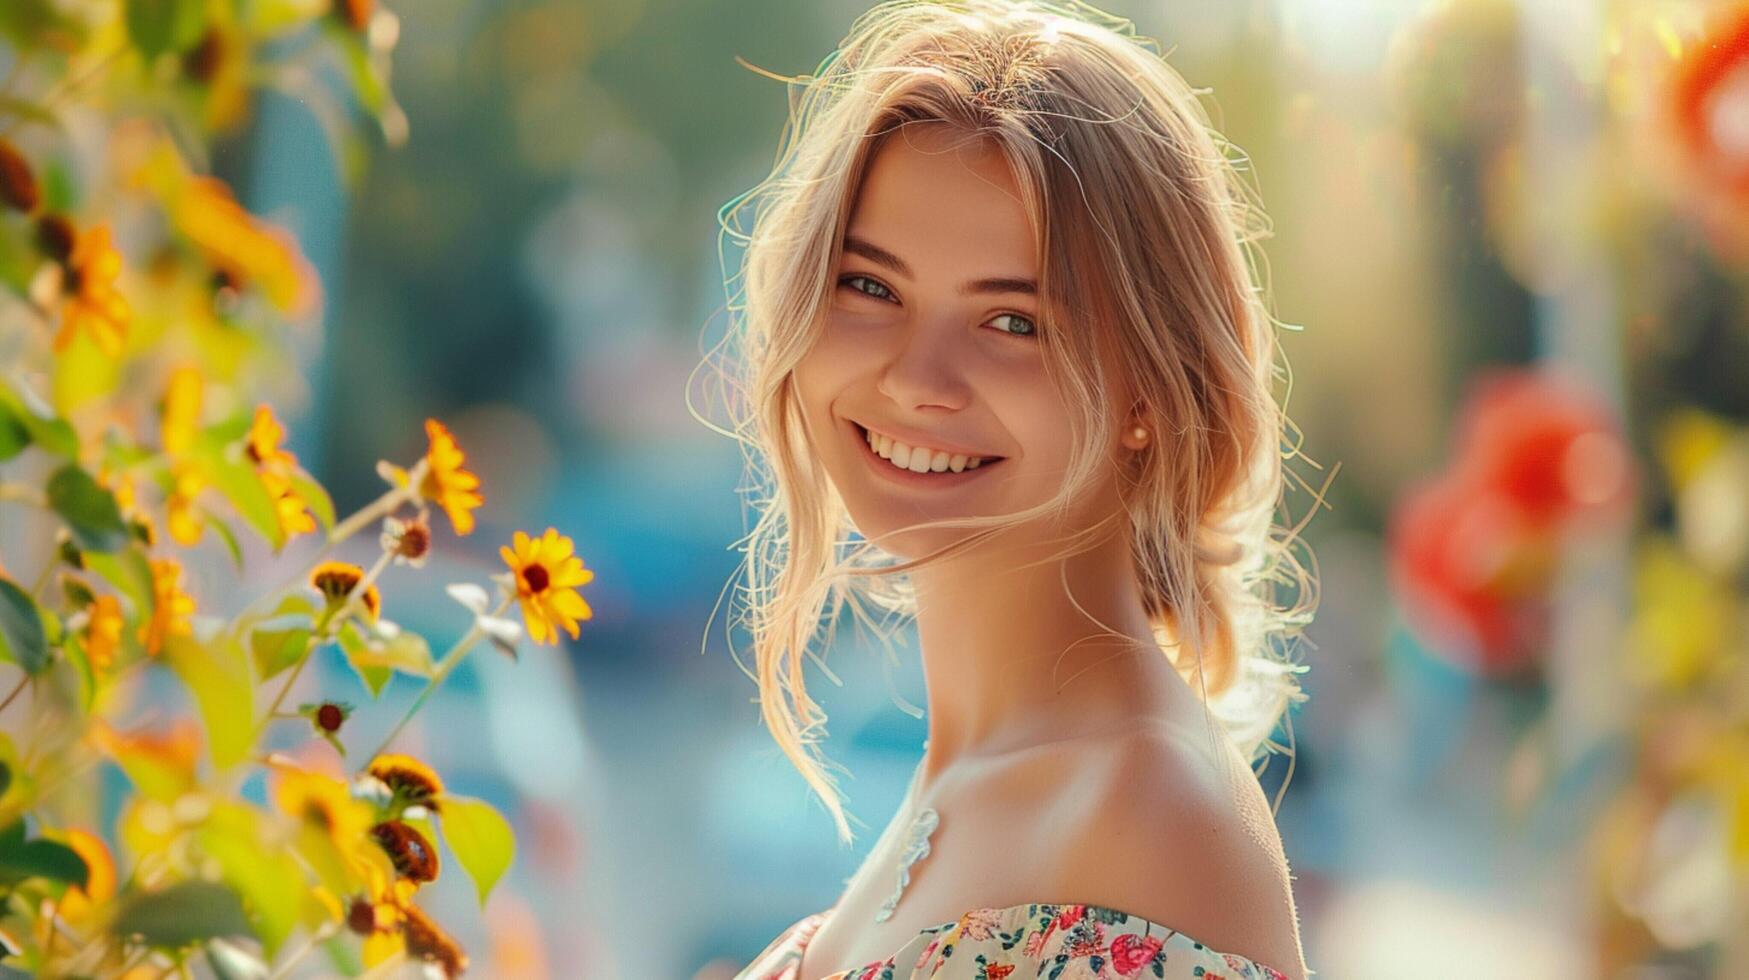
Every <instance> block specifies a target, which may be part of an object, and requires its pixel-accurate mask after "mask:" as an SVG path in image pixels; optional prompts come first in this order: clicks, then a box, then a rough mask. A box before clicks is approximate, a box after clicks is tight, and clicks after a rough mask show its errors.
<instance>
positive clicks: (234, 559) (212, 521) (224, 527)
mask: <svg viewBox="0 0 1749 980" xmlns="http://www.w3.org/2000/svg"><path fill="white" fill-rule="evenodd" d="M201 518H202V519H203V520H205V521H206V525H207V527H210V528H212V529H213V531H214V532H215V533H217V534H218V536H219V540H220V541H223V542H224V543H225V550H226V551H228V552H230V553H231V564H233V565H235V566H237V571H239V572H240V571H242V570H243V549H242V548H241V547H239V546H238V545H237V534H236V532H235V531H232V530H231V525H229V524H226V523H225V522H224V521H221V520H219V519H218V518H216V517H214V516H213V515H211V514H202V515H201Z"/></svg>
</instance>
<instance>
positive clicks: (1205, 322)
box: [724, 0, 1312, 980]
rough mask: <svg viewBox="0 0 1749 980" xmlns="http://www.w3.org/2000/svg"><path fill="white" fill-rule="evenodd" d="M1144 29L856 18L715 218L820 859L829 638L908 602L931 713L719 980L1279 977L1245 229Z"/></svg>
mask: <svg viewBox="0 0 1749 980" xmlns="http://www.w3.org/2000/svg"><path fill="white" fill-rule="evenodd" d="M1151 45H1152V42H1150V41H1147V40H1146V39H1142V38H1138V37H1136V36H1135V35H1134V34H1133V33H1132V32H1130V31H1129V30H1128V24H1127V22H1124V21H1119V20H1116V19H1114V18H1110V17H1109V16H1107V15H1103V14H1100V13H1099V12H1097V11H1094V10H1092V9H1090V8H1087V7H1084V6H1079V5H1077V6H1076V7H1074V8H1072V9H1071V8H1065V7H1062V6H1056V5H1045V4H1026V3H1020V2H1007V0H973V2H964V3H916V2H908V0H901V2H893V3H884V4H881V5H879V6H877V7H875V8H873V9H872V10H870V11H869V12H867V13H866V14H864V15H863V16H862V17H861V18H859V19H858V20H857V22H856V23H855V24H854V25H853V26H852V28H851V31H850V34H849V36H848V37H847V38H846V39H845V41H844V42H843V44H842V45H841V47H840V49H839V50H838V51H836V52H834V54H833V55H832V56H831V57H829V58H828V59H827V60H826V61H825V62H824V63H822V65H821V66H820V68H819V69H818V71H817V72H816V73H815V75H813V76H809V77H806V78H803V79H799V80H792V81H795V82H796V83H797V84H798V85H799V86H800V91H799V92H798V93H797V97H796V98H795V100H794V101H793V103H792V106H793V111H792V118H791V121H790V126H789V128H788V129H787V130H786V139H785V141H784V146H783V149H782V152H781V153H780V155H779V158H778V161H777V165H776V167H775V168H774V170H773V172H772V174H771V176H770V177H769V178H768V179H767V180H766V181H764V182H762V183H761V184H760V186H759V187H757V188H755V189H754V190H753V191H751V192H749V193H748V194H746V195H743V196H742V197H741V198H738V199H737V200H736V201H735V202H732V204H731V205H730V207H729V208H727V209H725V225H724V227H725V230H729V231H731V232H733V223H734V219H735V217H736V216H737V215H738V214H740V213H744V212H745V211H746V210H748V209H749V208H751V210H752V213H753V214H754V222H753V227H752V229H751V231H750V232H748V233H746V234H745V235H744V236H740V237H743V239H744V241H745V253H744V256H743V263H744V265H743V268H742V270H741V275H740V276H739V278H740V291H739V295H738V296H734V297H732V298H731V304H730V308H731V311H732V312H734V313H735V314H736V318H735V321H734V322H735V325H736V328H737V331H736V332H735V333H733V334H732V337H733V338H734V339H735V340H736V341H737V344H736V346H735V347H734V348H733V350H734V351H735V352H736V353H738V355H739V356H738V358H737V359H736V361H735V362H734V364H733V366H732V370H733V371H734V372H735V373H734V383H733V387H734V390H735V391H736V393H737V395H738V400H737V402H736V407H737V409H738V410H739V414H738V417H737V421H738V428H737V430H736V434H737V435H738V436H740V437H741V438H742V440H743V443H744V445H745V446H746V447H747V448H748V449H749V450H750V452H751V460H752V462H753V463H754V464H755V466H756V467H758V468H759V469H760V470H761V471H762V475H763V477H764V480H763V486H765V487H766V488H767V490H768V492H767V494H766V495H765V496H764V497H763V498H761V499H760V500H759V501H758V502H759V504H760V509H759V519H758V521H757V524H756V526H755V528H754V530H753V532H752V533H751V535H750V536H749V539H748V541H747V570H748V574H749V582H748V587H747V589H746V590H745V591H744V592H743V595H744V597H745V599H746V601H747V610H746V613H747V615H746V616H745V620H744V621H745V622H746V624H747V625H748V626H749V628H750V631H751V635H752V638H753V643H754V647H755V653H756V664H757V674H756V677H755V678H754V679H755V680H756V681H757V682H758V684H759V686H760V695H761V704H762V713H763V717H764V719H765V722H766V724H767V727H768V728H769V729H770V731H771V733H772V735H773V737H774V738H775V739H776V741H777V743H778V745H779V746H780V747H781V748H782V749H783V751H784V752H785V753H786V754H787V755H788V756H789V757H790V758H791V760H792V762H793V763H794V764H795V765H796V766H797V768H798V769H799V770H800V771H801V773H802V775H803V777H804V778H805V779H806V780H807V782H808V784H809V785H810V786H811V787H813V789H814V790H815V791H816V793H818V794H819V796H820V797H821V799H822V800H823V801H824V802H825V804H826V806H827V809H828V810H829V811H830V812H831V813H832V814H833V817H834V819H835V820H836V822H837V826H838V829H839V834H840V838H841V839H842V840H845V841H846V842H849V840H850V832H849V827H848V824H847V822H846V821H845V817H844V813H843V810H842V808H841V806H840V804H839V801H838V798H837V795H836V791H835V787H834V786H833V785H832V784H831V783H830V782H829V781H828V780H827V779H826V777H825V775H824V773H823V766H822V764H821V762H820V760H818V759H816V758H815V757H814V756H812V755H811V754H810V753H809V751H808V749H809V747H810V746H812V745H814V744H815V739H814V738H812V734H813V732H814V730H815V729H817V728H819V727H820V726H821V725H823V723H824V721H825V718H824V715H823V713H822V712H820V711H819V707H818V705H817V704H815V703H814V702H813V701H812V700H811V699H809V697H808V695H807V693H806V690H805V685H804V678H803V666H804V663H805V660H806V659H807V658H810V657H813V658H816V659H817V654H816V653H815V651H814V646H815V642H816V640H821V641H822V642H823V643H829V642H830V629H828V630H827V632H826V635H825V636H824V637H819V636H817V634H818V633H819V632H820V631H819V630H818V628H817V627H818V626H819V624H820V623H821V622H822V620H823V619H824V621H825V622H827V623H828V624H830V623H832V622H834V621H835V620H836V618H837V615H838V613H839V612H840V611H841V610H842V609H843V607H844V606H846V605H848V606H850V607H851V609H852V611H853V612H854V613H855V614H856V615H857V616H858V617H859V618H860V619H861V620H862V621H864V622H866V623H870V624H871V625H874V624H873V622H872V619H871V617H870V615H869V613H870V611H871V609H872V610H874V611H877V612H885V613H896V614H901V615H914V616H915V619H916V624H917V632H918V638H919V641H920V648H921V657H922V661H923V667H924V674H925V678H926V682H927V690H928V719H929V739H928V742H927V743H926V744H925V753H924V757H923V759H922V761H921V763H920V764H919V766H918V769H917V772H916V775H915V776H914V777H913V780H912V783H911V787H910V791H909V793H908V795H907V797H906V799H905V801H904V803H903V805H902V806H901V807H900V810H899V812H898V813H897V814H896V815H895V816H894V819H893V821H892V823H891V824H890V825H889V827H888V829H887V831H886V833H885V834H883V836H882V838H881V839H880V840H879V841H878V842H877V843H876V845H875V846H874V848H873V849H872V850H871V852H870V854H869V855H868V857H867V860H866V862H865V863H864V864H863V866H862V867H861V869H860V870H859V871H858V872H857V873H856V875H855V876H854V877H852V878H851V879H850V881H849V883H848V887H847V889H846V890H845V892H844V893H843V895H842V896H841V897H840V899H839V901H838V903H837V904H836V905H834V906H833V908H832V909H830V910H829V911H827V912H822V913H816V914H814V915H810V916H808V917H807V918H805V919H803V920H801V921H800V922H798V923H796V924H795V925H794V926H792V927H791V928H790V929H789V930H786V931H785V932H784V934H783V935H781V936H779V937H778V938H777V939H776V940H774V941H773V942H772V944H771V945H770V946H769V947H767V949H766V950H765V951H764V952H763V953H761V954H760V956H759V957H758V959H757V960H756V961H755V962H754V963H753V964H752V965H750V966H749V967H748V968H747V969H746V970H744V971H742V973H741V975H740V976H741V977H742V978H749V980H763V978H779V980H821V978H846V977H849V978H861V977H864V976H867V977H896V978H901V980H902V978H913V977H915V978H923V977H933V978H935V980H950V978H951V980H962V978H963V980H971V978H980V980H983V978H999V977H1003V976H1008V975H1010V974H1011V973H1013V974H1014V975H1015V976H1016V977H1020V976H1024V977H1028V978H1030V977H1034V976H1041V975H1047V974H1048V975H1051V976H1055V977H1073V976H1101V977H1104V976H1112V975H1116V976H1125V977H1133V976H1144V975H1145V976H1156V977H1159V976H1164V977H1167V978H1177V977H1185V978H1189V977H1273V978H1281V977H1287V978H1294V980H1301V978H1304V977H1306V976H1307V975H1308V971H1307V969H1306V966H1305V965H1304V963H1303V956H1302V953H1301V950H1300V944H1299V935H1298V924H1297V916H1296V912H1295V908H1294V901H1293V896H1292V892H1291V887H1290V881H1291V875H1290V874H1289V871H1288V868H1287V864H1286V860H1285V858H1284V856H1283V852H1282V847H1281V843H1280V838H1279V836H1278V834H1277V832H1276V829H1275V826H1274V822H1273V819H1272V812H1271V810H1270V808H1269V806H1268V804H1267V801H1266V800H1265V798H1264V796H1263V793H1262V791H1261V788H1260V787H1259V785H1258V782H1257V779H1256V776H1255V774H1254V773H1253V772H1252V771H1251V769H1250V767H1249V765H1248V764H1247V763H1248V761H1253V760H1255V759H1256V758H1258V757H1260V756H1261V754H1262V753H1263V751H1264V750H1266V749H1271V748H1273V747H1274V746H1273V745H1272V743H1269V742H1268V736H1269V735H1270V733H1271V732H1273V730H1274V728H1275V725H1276V723H1277V721H1278V720H1280V719H1281V717H1282V715H1283V713H1284V711H1285V710H1286V708H1287V707H1288V706H1289V705H1290V704H1291V703H1292V702H1294V701H1297V700H1301V699H1303V698H1304V695H1303V694H1302V693H1301V692H1300V690H1299V687H1298V685H1297V683H1296V681H1295V677H1294V675H1295V673H1296V672H1298V671H1301V670H1303V669H1304V668H1303V667H1300V666H1297V665H1294V664H1291V663H1288V662H1285V661H1283V660H1279V659H1274V658H1272V657H1271V656H1270V645H1269V643H1268V642H1267V641H1268V640H1270V639H1271V638H1272V637H1279V636H1285V635H1288V634H1290V633H1292V632H1293V631H1294V630H1295V629H1296V628H1297V627H1299V626H1302V625H1303V624H1304V622H1305V621H1306V620H1307V619H1308V618H1309V611H1308V609H1307V607H1305V606H1296V607H1294V608H1291V609H1283V608H1278V607H1277V606H1276V605H1275V604H1274V602H1273V601H1272V596H1271V587H1272V583H1273V582H1284V583H1293V584H1297V585H1298V586H1299V588H1298V589H1297V590H1296V591H1297V592H1298V593H1299V594H1300V595H1301V596H1305V595H1307V594H1308V593H1310V592H1312V590H1311V589H1310V588H1308V586H1309V585H1310V584H1311V578H1310V576H1309V575H1308V574H1306V572H1305V571H1304V569H1303V568H1302V567H1301V566H1300V565H1299V564H1298V563H1297V562H1296V561H1294V559H1293V558H1292V557H1291V555H1290V554H1289V551H1288V546H1289V544H1290V543H1291V541H1292V540H1293V539H1294V536H1293V535H1292V534H1285V535H1278V534H1277V533H1276V530H1277V529H1276V528H1275V526H1274V525H1273V523H1272V512H1273V511H1274V509H1275V506H1276V503H1277V501H1278V498H1279V496H1280V491H1281V489H1282V478H1283V467H1282V458H1283V455H1282V452H1281V440H1282V435H1283V429H1284V426H1285V418H1284V415H1283V413H1282V411H1281V408H1280V406H1279V405H1278V404H1277V403H1276V401H1275V400H1274V397H1273V395H1272V392H1271V382H1272V380H1273V379H1274V378H1275V377H1277V374H1276V372H1275V366H1274V363H1273V360H1274V357H1275V355H1276V352H1277V348H1276V346H1275V342H1274V333H1273V332H1274V329H1275V323H1274V321H1273V319H1272V318H1271V317H1270V316H1269V314H1268V312H1267V310H1266V309H1265V307H1264V303H1263V299H1262V290H1261V289H1260V288H1259V286H1258V284H1257V283H1256V282H1254V280H1253V272H1252V261H1253V256H1252V255H1251V254H1250V253H1249V251H1248V250H1249V248H1250V246H1251V242H1252V240H1253V239H1254V238H1255V237H1256V234H1257V232H1258V231H1259V229H1260V228H1261V215H1259V214H1258V213H1257V212H1256V210H1255V209H1254V208H1252V207H1251V206H1250V204H1249V198H1248V196H1247V194H1246V193H1245V188H1244V185H1243V184H1242V183H1241V182H1240V181H1239V180H1238V179H1237V177H1236V168H1235V166H1234V164H1233V162H1232V161H1230V160H1229V159H1228V157H1227V156H1226V155H1225V154H1224V153H1223V148H1224V147H1225V144H1224V143H1222V142H1221V141H1220V140H1219V137H1218V136H1216V135H1215V134H1214V133H1213V132H1212V131H1211V129H1210V127H1209V126H1208V123H1207V118H1206V115H1204V113H1203V112H1202V110H1201V109H1200V108H1199V106H1198V104H1197V102H1196V99H1195V94H1194V93H1193V92H1192V90H1191V89H1190V88H1189V87H1188V86H1187V85H1186V84H1185V82H1184V81H1183V80H1182V79H1181V78H1180V77H1179V76H1178V75H1177V73H1176V72H1175V71H1174V70H1173V69H1171V68H1170V67H1168V66H1167V65H1166V63H1165V62H1164V61H1163V60H1161V58H1160V56H1159V55H1158V54H1157V53H1156V52H1155V51H1154V50H1153V49H1152V47H1151ZM1283 376H1285V375H1283ZM1017 970H1018V971H1019V972H1018V973H1016V972H1015V971H1017Z"/></svg>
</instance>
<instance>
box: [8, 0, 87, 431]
mask: <svg viewBox="0 0 1749 980" xmlns="http://www.w3.org/2000/svg"><path fill="white" fill-rule="evenodd" d="M0 6H3V5H0ZM0 404H4V405H5V406H6V407H7V408H8V409H9V410H10V411H11V412H12V416H13V418H15V419H17V420H18V423H19V424H20V425H22V426H24V430H25V431H26V432H29V433H30V441H31V442H34V443H36V444H37V445H38V446H41V447H42V448H43V449H45V450H47V451H49V452H51V453H56V454H58V455H61V456H65V457H67V458H69V459H72V458H74V457H76V456H78V455H79V436H78V435H77V434H75V433H74V432H73V427H72V426H71V425H69V424H67V421H66V420H65V419H59V418H56V417H55V414H54V412H53V411H52V410H50V409H49V407H48V406H47V405H44V404H42V402H41V400H40V399H38V398H37V397H36V394H35V393H34V392H32V391H31V390H30V389H29V388H12V387H9V386H8V385H7V384H6V383H5V382H0Z"/></svg>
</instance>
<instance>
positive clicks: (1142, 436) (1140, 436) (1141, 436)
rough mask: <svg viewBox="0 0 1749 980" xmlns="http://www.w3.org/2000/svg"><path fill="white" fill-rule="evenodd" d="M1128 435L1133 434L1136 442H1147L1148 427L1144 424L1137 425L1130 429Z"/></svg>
mask: <svg viewBox="0 0 1749 980" xmlns="http://www.w3.org/2000/svg"><path fill="white" fill-rule="evenodd" d="M1130 435H1132V436H1135V437H1136V441H1137V442H1147V441H1148V427H1147V426H1145V425H1138V426H1136V427H1135V428H1133V429H1131V430H1130Z"/></svg>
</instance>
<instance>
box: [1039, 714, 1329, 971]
mask: <svg viewBox="0 0 1749 980" xmlns="http://www.w3.org/2000/svg"><path fill="white" fill-rule="evenodd" d="M1085 765H1086V766H1087V767H1088V769H1089V770H1090V772H1089V773H1088V774H1089V775H1093V776H1095V777H1096V778H1093V779H1090V780H1087V782H1086V786H1087V788H1088V793H1087V794H1086V795H1085V796H1084V797H1083V799H1081V800H1080V801H1079V804H1078V806H1077V807H1076V811H1077V813H1078V814H1079V819H1074V820H1069V821H1063V822H1057V823H1056V827H1057V829H1058V834H1059V836H1058V838H1057V840H1056V848H1055V854H1056V856H1057V857H1058V858H1060V861H1059V862H1054V863H1055V864H1056V866H1055V867H1054V868H1052V869H1051V872H1050V874H1051V875H1052V880H1051V881H1050V882H1049V885H1050V887H1051V890H1052V892H1053V893H1056V894H1061V895H1063V896H1065V897H1067V898H1068V900H1070V901H1076V902H1085V903H1086V904H1092V905H1105V906H1109V907H1111V908H1115V909H1121V910H1123V911H1125V912H1129V913H1131V914H1132V915H1139V916H1141V917H1142V918H1144V919H1148V920H1149V921H1152V922H1157V923H1160V924H1163V925H1167V926H1170V927H1172V928H1174V929H1177V930H1179V931H1180V932H1184V933H1187V934H1189V935H1191V936H1194V937H1195V938H1196V939H1197V940H1198V941H1199V942H1201V943H1203V944H1204V945H1206V946H1209V947H1212V948H1214V949H1217V950H1220V951H1222V952H1227V953H1234V954H1237V955H1239V956H1243V957H1246V958H1247V959H1250V960H1252V961H1254V962H1256V963H1260V964H1263V965H1265V966H1268V967H1272V968H1274V969H1276V970H1279V971H1281V972H1282V973H1284V974H1286V975H1287V976H1288V977H1290V978H1292V980H1305V977H1306V966H1305V963H1304V954H1303V953H1302V950H1301V946H1300V936H1299V920H1298V913H1297V911H1296V910H1295V906H1294V899H1293V889H1292V877H1293V876H1292V874H1291V873H1290V872H1289V870H1288V865H1287V859H1286V856H1285V854H1284V852H1283V850H1282V845H1281V836H1280V834H1279V833H1278V832H1277V830H1276V827H1275V821H1274V818H1273V816H1272V815H1271V813H1270V810H1269V803H1268V800H1267V798H1266V797H1265V796H1264V794H1263V790H1262V787H1260V786H1259V785H1258V784H1257V779H1256V777H1255V776H1254V775H1253V773H1252V771H1251V768H1250V766H1248V765H1247V764H1246V763H1245V761H1244V759H1243V758H1242V757H1241V756H1240V755H1239V752H1238V750H1237V749H1236V748H1235V747H1234V746H1233V745H1232V743H1231V742H1230V741H1228V740H1227V739H1225V738H1217V739H1215V740H1214V742H1213V744H1211V743H1210V740H1209V739H1208V738H1205V737H1198V736H1196V735H1190V734H1179V733H1166V732H1157V731H1150V732H1148V733H1145V734H1135V735H1127V736H1124V737H1123V738H1121V739H1114V740H1112V741H1111V742H1109V743H1107V744H1105V745H1103V746H1101V747H1100V748H1099V750H1098V753H1097V756H1096V757H1093V758H1089V759H1088V760H1087V761H1086V763H1085Z"/></svg>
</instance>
